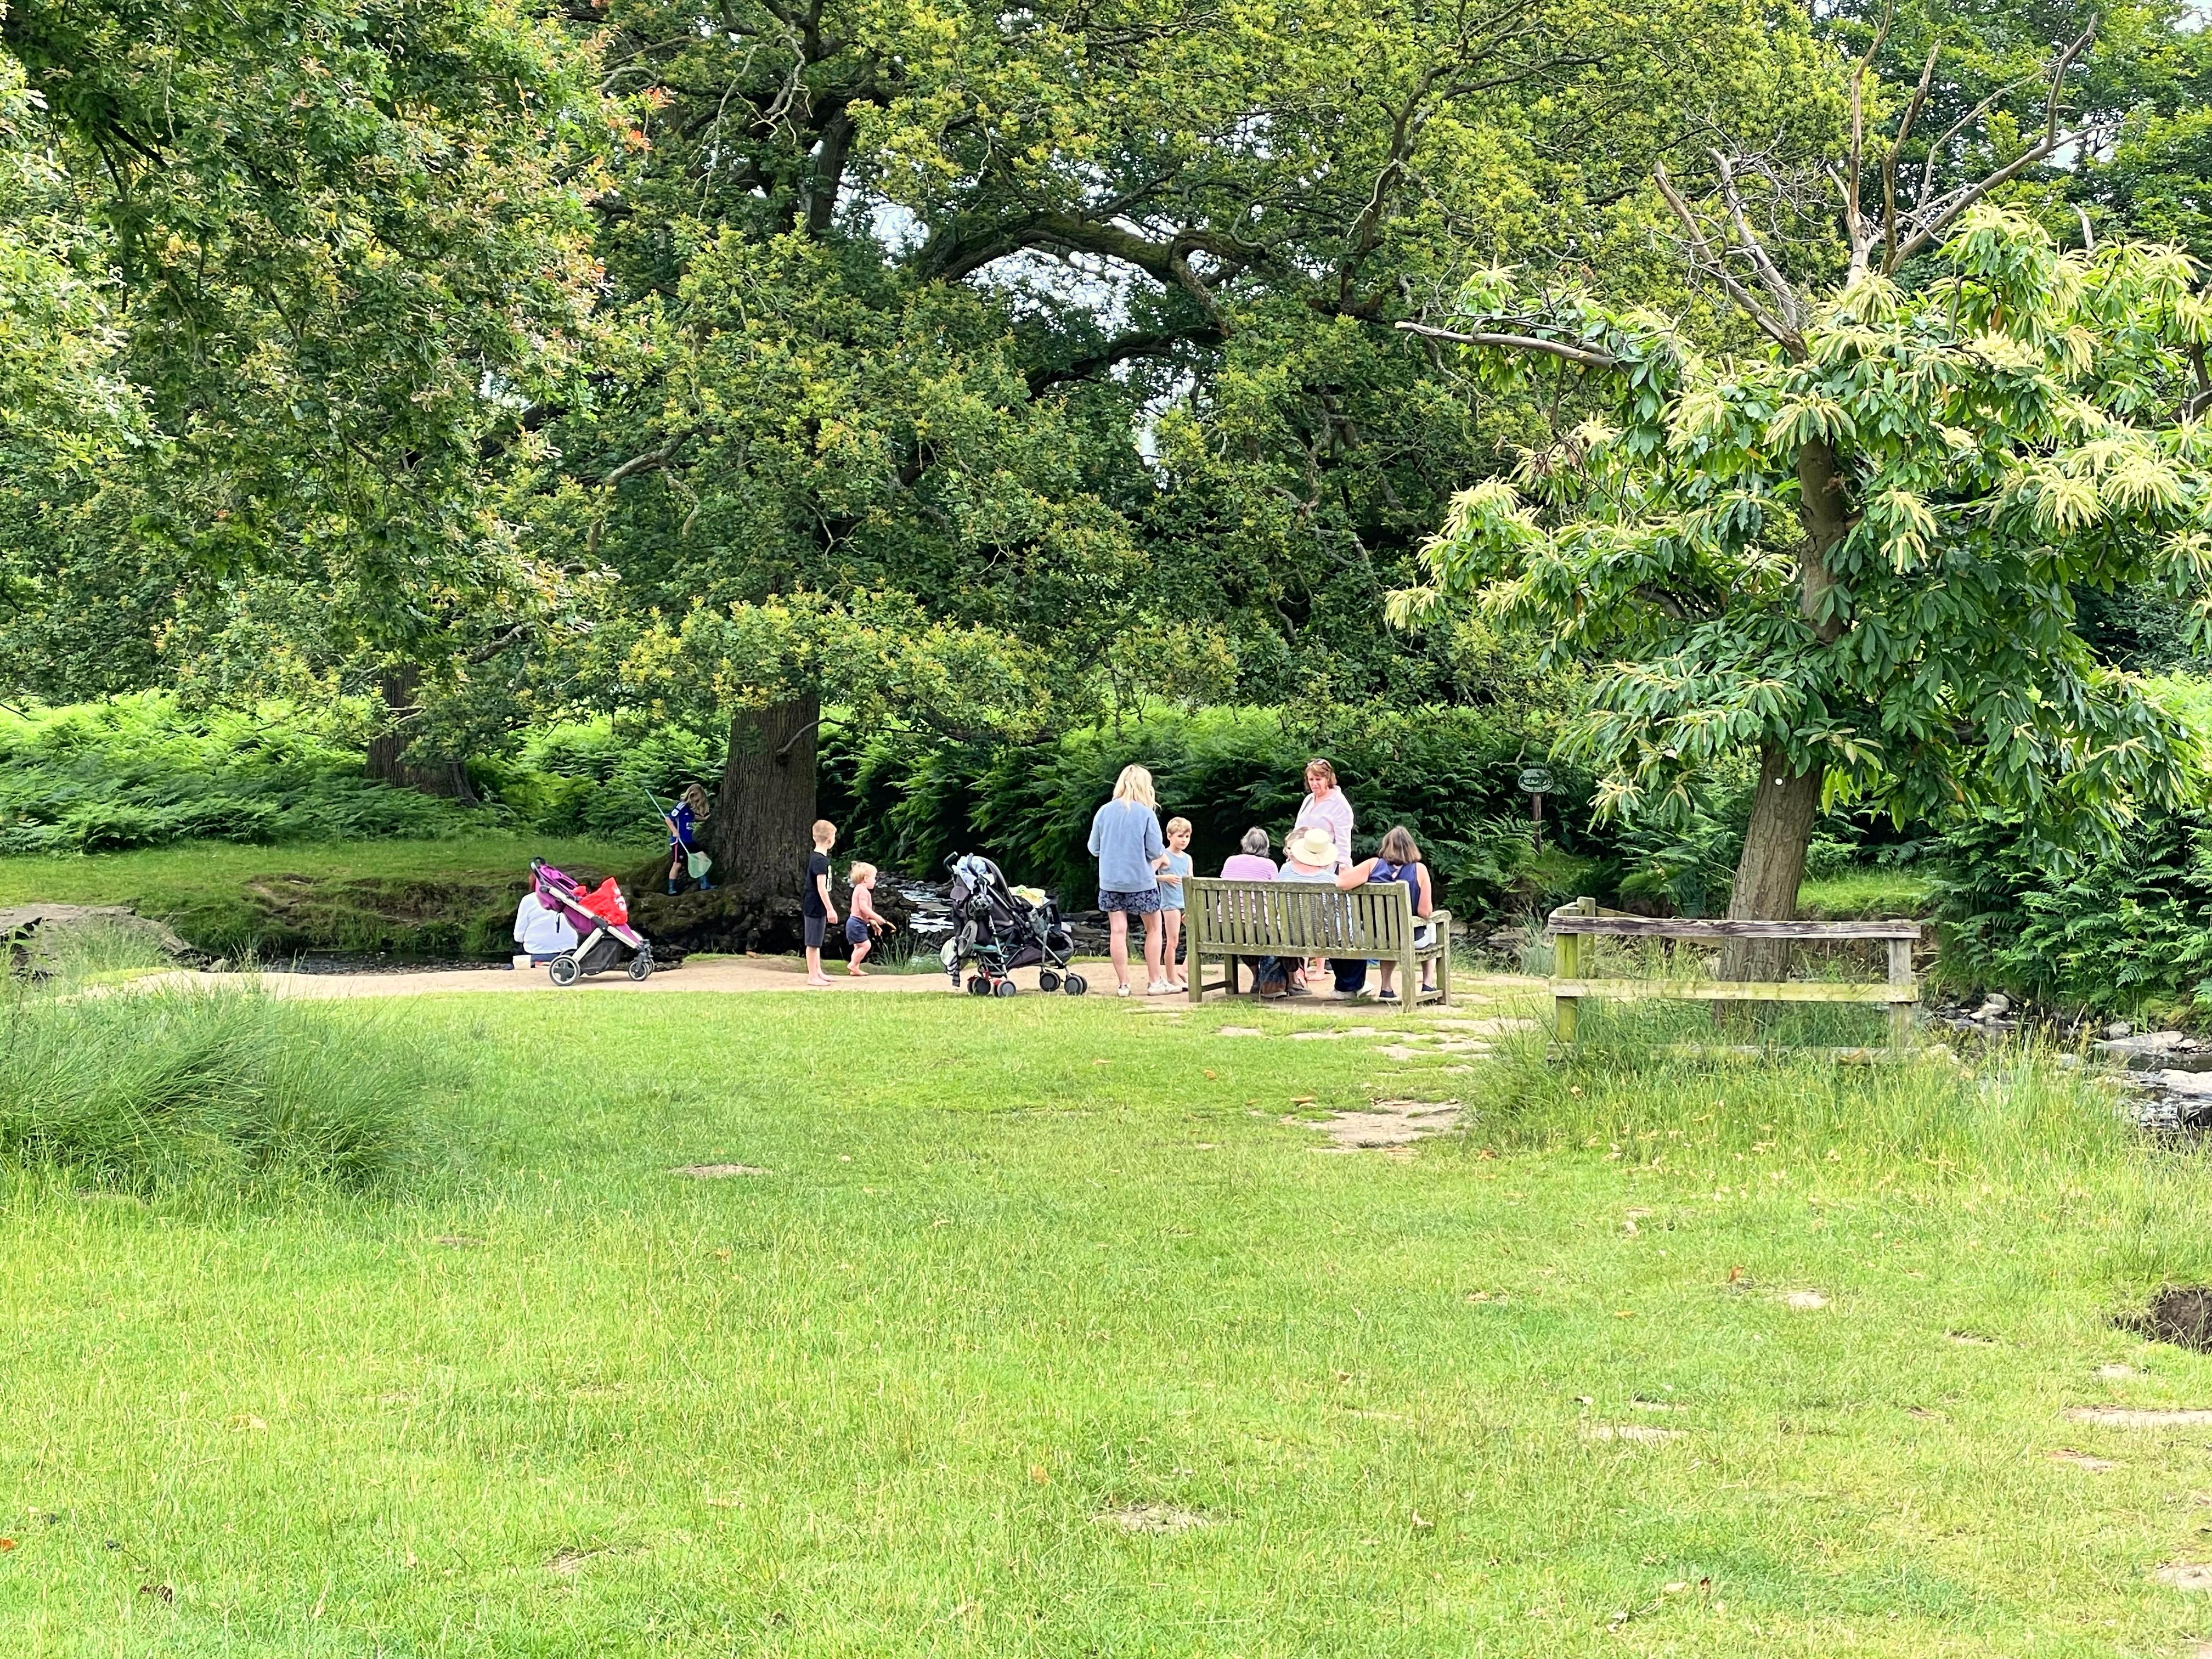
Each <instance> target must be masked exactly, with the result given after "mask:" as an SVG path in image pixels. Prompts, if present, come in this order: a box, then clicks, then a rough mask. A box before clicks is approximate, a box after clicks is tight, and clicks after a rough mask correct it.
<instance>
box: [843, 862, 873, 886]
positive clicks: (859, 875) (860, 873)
mask: <svg viewBox="0 0 2212 1659" xmlns="http://www.w3.org/2000/svg"><path fill="white" fill-rule="evenodd" d="M875 878H876V866H874V865H872V864H859V863H856V864H854V866H853V867H852V868H851V869H850V870H848V871H847V872H845V883H846V884H847V885H848V886H850V887H858V886H859V885H860V884H861V883H862V882H864V881H873V880H874V879H875Z"/></svg>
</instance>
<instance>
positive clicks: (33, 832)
mask: <svg viewBox="0 0 2212 1659" xmlns="http://www.w3.org/2000/svg"><path fill="white" fill-rule="evenodd" d="M499 818H500V815H499V814H498V813H497V812H495V811H485V810H484V809H481V808H477V809H472V808H469V807H465V806H461V805H457V804H456V803H454V802H453V801H447V800H436V799H432V798H431V797H429V796H428V795H424V794H420V793H416V791H414V790H410V789H393V788H390V787H386V786H385V785H383V784H380V783H376V782H373V781H370V780H369V779H368V777H367V776H366V775H364V769H363V761H362V751H361V750H359V749H356V748H352V747H349V746H348V745H347V744H343V743H340V742H337V741H335V740H333V739H330V738H325V737H323V736H320V735H319V734H318V733H317V732H316V731H315V729H314V722H313V720H311V719H310V718H308V717H307V715H305V714H301V713H299V712H298V711H293V710H284V709H266V710H261V711H258V712H257V713H256V714H254V715H252V716H247V715H242V714H196V715H188V714H184V713H182V712H180V711H179V709H178V708H177V706H176V704H175V702H174V700H173V699H172V698H169V697H167V696H160V695H157V694H154V693H148V694H145V695H143V696H132V697H120V698H117V699H116V700H115V701H113V702H106V703H99V704H90V705H86V706H84V707H82V708H63V709H57V710H53V711H51V712H49V713H46V714H40V715H37V716H34V717H31V718H21V717H15V718H0V853H18V854H21V853H33V854H61V853H110V852H122V851H127V850H129V849H131V848H141V847H165V846H167V845H169V844H170V843H172V842H179V841H227V842H246V843H250V844H257V845H258V844H262V843H266V842H277V841H360V840H377V839H382V838H386V837H391V836H441V835H453V834H458V833H461V832H463V831H465V830H466V829H469V828H471V826H473V825H477V824H482V823H495V822H498V821H499Z"/></svg>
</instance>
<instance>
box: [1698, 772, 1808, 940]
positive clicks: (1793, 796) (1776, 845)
mask: <svg viewBox="0 0 2212 1659" xmlns="http://www.w3.org/2000/svg"><path fill="white" fill-rule="evenodd" d="M1821 781H1822V780H1821V769H1820V768H1819V767H1817V766H1815V767H1814V768H1812V769H1810V770H1808V771H1804V772H1796V773H1793V772H1792V771H1791V770H1790V762H1789V758H1788V757H1786V756H1785V755H1784V753H1783V752H1782V751H1781V750H1779V749H1770V750H1767V751H1766V752H1765V754H1764V755H1762V756H1761V757H1759V790H1758V793H1756V794H1754V795H1753V797H1752V801H1751V826H1750V828H1749V829H1747V830H1746V831H1745V833H1744V837H1743V856H1742V858H1741V859H1739V860H1737V861H1736V866H1735V885H1734V886H1733V887H1731V888H1730V889H1729V908H1728V913H1729V921H1794V920H1795V919H1796V915H1797V887H1798V884H1799V883H1800V882H1802V881H1803V880H1804V878H1805V848H1806V847H1807V845H1808V843H1809V842H1811V841H1812V839H1813V826H1814V824H1815V823H1818V822H1819V821H1820V784H1821ZM1789 968H1790V946H1789V942H1788V941H1787V940H1785V939H1730V940H1729V943H1728V947H1727V948H1726V949H1725V950H1724V951H1722V952H1721V977H1722V978H1723V979H1755V980H1778V979H1780V978H1782V977H1783V975H1784V974H1786V973H1787V972H1788V971H1789Z"/></svg>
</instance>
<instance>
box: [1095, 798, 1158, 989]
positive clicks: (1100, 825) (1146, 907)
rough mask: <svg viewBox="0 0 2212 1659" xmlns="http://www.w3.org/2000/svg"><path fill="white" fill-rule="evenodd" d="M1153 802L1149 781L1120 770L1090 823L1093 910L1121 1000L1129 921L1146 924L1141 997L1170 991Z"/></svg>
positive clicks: (1126, 986) (1126, 981)
mask: <svg viewBox="0 0 2212 1659" xmlns="http://www.w3.org/2000/svg"><path fill="white" fill-rule="evenodd" d="M1156 805H1157V804H1156V803H1155V801H1154V800H1153V799H1152V774H1151V773H1150V772H1147V771H1146V770H1145V769H1144V768H1143V767H1141V766H1125V767H1123V768H1122V769H1121V776H1120V777H1119V778H1117V779H1115V781H1114V799H1111V800H1109V801H1108V802H1107V803H1106V804H1105V805H1103V806H1102V807H1100V808H1099V809H1098V811H1097V815H1096V816H1095V817H1092V818H1091V856H1092V857H1093V858H1096V859H1097V860H1098V908H1100V909H1102V910H1103V911H1104V912H1105V913H1106V930H1107V933H1108V936H1109V940H1110V945H1111V948H1110V950H1109V952H1108V954H1109V955H1110V956H1111V957H1113V959H1114V977H1115V979H1116V980H1117V981H1120V982H1121V991H1120V993H1119V994H1120V995H1122V996H1127V995H1128V994H1129V918H1130V917H1131V916H1142V917H1143V918H1144V919H1145V972H1146V975H1147V980H1148V982H1147V984H1146V987H1145V994H1146V996H1152V997H1156V996H1159V995H1161V994H1164V993H1165V992H1169V991H1172V990H1173V989H1175V987H1173V986H1172V985H1170V984H1169V983H1168V977H1167V974H1166V972H1165V971H1164V969H1163V968H1162V966H1161V963H1160V881H1159V877H1158V874H1157V873H1156V871H1155V860H1158V859H1159V858H1161V857H1163V856H1164V854H1166V852H1167V843H1166V842H1164V841H1163V840H1161V839H1160V819H1159V813H1158V811H1157V810H1156Z"/></svg>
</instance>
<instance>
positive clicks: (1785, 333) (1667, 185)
mask: <svg viewBox="0 0 2212 1659" xmlns="http://www.w3.org/2000/svg"><path fill="white" fill-rule="evenodd" d="M1651 176H1652V178H1653V179H1654V181H1656V183H1657V185H1658V186H1659V193H1660V194H1661V195H1662V196H1663V197H1666V198H1667V205H1668V207H1670V208H1672V209H1674V216H1675V217H1676V218H1677V219H1680V221H1681V222H1682V228H1683V229H1684V230H1685V231H1686V232H1687V233H1688V234H1689V238H1690V246H1691V247H1692V249H1693V250H1694V251H1695V252H1696V253H1697V256H1698V258H1699V260H1700V261H1701V262H1702V263H1703V264H1705V267H1706V268H1707V269H1708V270H1711V272H1712V274H1713V276H1714V277H1715V279H1716V280H1717V281H1718V282H1719V283H1720V285H1721V287H1722V288H1723V289H1726V290H1727V292H1728V296H1729V299H1731V300H1733V301H1735V303H1736V308H1737V309H1738V310H1740V311H1741V312H1742V313H1744V315H1745V316H1747V317H1748V318H1750V319H1751V320H1752V321H1753V322H1754V323H1756V324H1758V325H1759V329H1760V331H1762V332H1764V333H1765V335H1766V336H1767V337H1769V338H1770V339H1771V340H1773V341H1774V342H1775V343H1776V344H1778V345H1779V346H1780V347H1781V348H1782V349H1784V351H1787V352H1788V353H1789V354H1790V356H1793V357H1796V358H1801V359H1802V357H1803V356H1805V343H1804V342H1803V341H1802V340H1801V339H1799V338H1798V337H1797V335H1796V331H1795V330H1793V329H1791V328H1790V327H1789V326H1788V325H1785V324H1783V323H1780V322H1778V321H1776V320H1775V318H1774V316H1773V314H1772V313H1770V312H1769V311H1768V310H1767V309H1766V307H1765V306H1763V305H1761V304H1759V301H1758V300H1757V299H1756V298H1754V297H1753V295H1752V292H1751V290H1750V289H1747V288H1746V287H1745V286H1744V285H1743V284H1742V283H1739V282H1738V281H1736V279H1735V276H1734V274H1733V273H1732V272H1730V271H1729V268H1728V267H1727V265H1725V264H1723V263H1722V262H1721V260H1720V259H1719V258H1717V256H1716V255H1715V254H1714V252H1713V250H1712V245H1711V243H1710V242H1708V241H1707V240H1705V232H1704V231H1702V230H1700V229H1699V228H1698V217H1697V215H1696V214H1694V213H1692V211H1691V210H1690V204H1688V203H1687V202H1686V201H1684V200H1683V199H1682V197H1681V193H1680V191H1677V190H1676V189H1675V188H1674V181H1673V180H1672V179H1668V176H1667V168H1666V167H1665V165H1664V164H1663V163H1662V165H1660V166H1658V167H1654V168H1652V170H1651Z"/></svg>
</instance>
